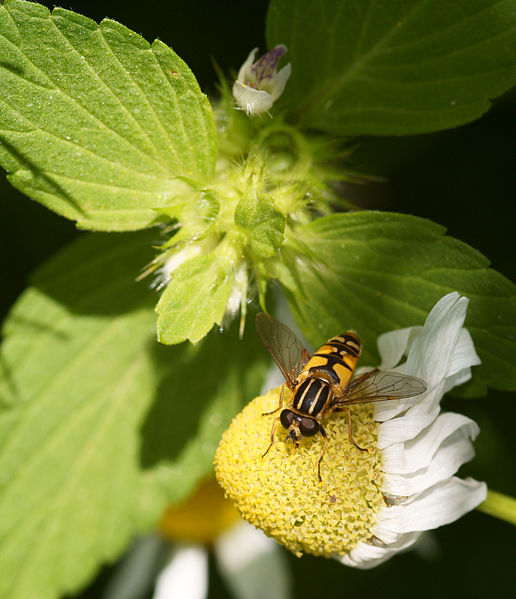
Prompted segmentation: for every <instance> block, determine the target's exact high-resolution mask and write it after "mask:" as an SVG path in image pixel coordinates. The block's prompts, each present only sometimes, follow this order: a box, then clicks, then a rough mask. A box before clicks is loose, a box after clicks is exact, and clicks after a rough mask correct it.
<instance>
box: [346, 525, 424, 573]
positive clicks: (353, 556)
mask: <svg viewBox="0 0 516 599" xmlns="http://www.w3.org/2000/svg"><path fill="white" fill-rule="evenodd" d="M420 535H421V533H419V532H413V533H407V534H403V535H398V538H397V539H396V540H395V541H393V542H392V543H390V544H389V545H387V546H385V547H380V546H376V545H370V544H369V543H359V544H358V545H357V546H356V547H355V548H353V549H352V550H351V551H350V552H349V553H348V554H346V555H343V556H339V557H337V558H336V559H338V560H339V561H340V562H341V563H342V564H345V565H346V566H353V567H355V568H361V569H363V570H367V569H369V568H374V567H375V566H378V565H379V564H381V563H382V562H384V561H386V560H388V559H389V558H390V557H392V556H393V555H394V554H395V553H399V552H400V551H405V550H406V549H408V548H409V547H411V546H412V545H413V544H414V543H415V542H416V541H417V540H418V538H419V537H420Z"/></svg>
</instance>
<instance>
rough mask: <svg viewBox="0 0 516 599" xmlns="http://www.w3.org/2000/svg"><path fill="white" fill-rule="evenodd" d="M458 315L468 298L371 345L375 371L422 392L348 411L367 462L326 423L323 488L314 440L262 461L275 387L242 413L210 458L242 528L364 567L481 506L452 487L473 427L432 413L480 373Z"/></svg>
mask: <svg viewBox="0 0 516 599" xmlns="http://www.w3.org/2000/svg"><path fill="white" fill-rule="evenodd" d="M467 305H468V300H467V298H465V297H461V296H459V294H458V293H450V294H449V295H447V296H445V297H443V298H442V299H441V300H440V301H439V302H438V303H437V304H436V305H435V306H434V308H433V309H432V311H431V312H430V314H429V316H428V318H427V320H426V322H425V325H424V326H423V327H410V328H406V329H401V330H397V331H392V332H389V333H386V334H384V335H382V336H381V337H380V338H379V339H378V349H379V352H380V356H381V359H382V362H381V365H380V369H382V370H389V371H395V372H399V373H403V374H406V375H412V376H415V377H418V378H420V379H423V380H424V381H425V382H426V385H427V389H426V391H424V392H423V393H421V394H420V395H418V396H417V397H412V398H410V399H400V400H391V401H387V402H377V403H375V404H373V403H368V404H357V405H354V406H352V407H351V410H352V414H351V417H352V421H353V439H354V442H355V443H356V444H357V445H358V446H359V447H361V448H367V450H368V451H360V450H358V449H357V447H356V446H354V445H353V444H352V443H351V441H350V439H349V436H348V428H347V421H346V417H345V415H343V414H339V413H333V414H331V416H329V417H328V419H327V420H325V422H324V428H325V430H326V433H327V435H328V439H329V443H328V448H327V452H326V455H325V457H324V461H323V462H322V465H321V470H322V481H319V480H318V476H317V463H318V460H319V458H320V456H321V451H322V448H323V443H324V441H323V439H322V438H320V436H319V435H318V436H315V437H309V438H303V439H301V442H300V445H299V447H298V448H297V449H296V447H295V445H294V443H292V442H285V441H284V440H283V436H281V435H280V436H277V439H276V441H275V442H274V443H273V445H272V446H271V447H270V450H269V451H267V453H266V455H264V453H265V452H266V450H267V448H268V446H269V445H270V441H271V425H272V422H273V420H274V419H275V418H276V416H277V415H276V414H271V413H270V412H272V411H274V410H275V408H277V406H278V398H279V394H280V389H281V388H277V389H274V390H272V391H271V392H269V393H268V394H267V395H265V396H262V397H258V398H256V399H254V400H253V401H252V402H251V403H250V404H249V405H248V406H246V408H244V410H243V411H242V412H241V413H240V414H239V415H238V416H237V417H236V418H235V419H234V421H233V423H232V424H231V426H230V427H229V429H228V430H227V431H226V432H225V433H224V436H223V438H222V440H221V443H220V445H219V447H218V449H217V453H216V458H215V460H216V475H217V478H218V480H219V482H220V484H221V485H222V486H223V487H224V488H225V490H226V493H227V495H228V496H229V497H230V498H231V499H232V500H233V501H234V502H235V504H236V506H237V507H238V509H239V511H240V512H241V514H242V515H243V516H244V518H246V519H247V520H249V521H250V522H251V523H252V524H254V525H255V526H257V527H258V528H261V529H262V530H264V532H265V533H266V534H267V535H269V536H271V537H273V538H275V539H276V540H277V541H279V542H280V543H282V544H283V545H285V546H286V547H287V548H288V549H289V550H290V551H292V552H293V553H295V554H296V555H298V556H300V555H302V554H303V553H312V554H314V555H320V556H325V557H333V558H336V559H338V560H340V561H341V562H342V563H344V564H347V565H350V566H355V567H358V568H370V567H373V566H375V565H377V564H379V563H381V562H383V561H385V560H386V559H388V558H389V557H391V556H392V555H394V554H395V553H398V552H399V551H402V550H405V549H407V548H408V547H410V546H411V545H413V544H414V543H415V542H416V541H417V539H418V538H419V536H420V535H421V533H422V532H423V531H426V530H431V529H434V528H437V527H439V526H442V525H444V524H448V523H450V522H453V521H454V520H456V519H457V518H460V517H461V516H462V515H464V514H465V513H466V512H468V511H470V510H472V509H473V508H475V507H476V506H477V505H479V504H480V503H481V502H482V501H484V499H485V498H486V493H487V489H486V485H485V484H484V483H482V482H477V481H475V480H472V479H461V478H458V477H456V476H455V473H456V472H457V470H458V468H459V467H460V466H461V465H462V464H463V463H465V462H467V461H468V460H470V459H471V458H472V457H473V446H472V440H473V439H474V438H475V437H476V435H477V434H478V427H477V425H476V424H475V423H474V422H473V421H472V420H470V419H469V418H467V417H465V416H462V415H461V414H454V413H450V412H446V413H441V408H440V402H441V399H442V397H443V395H444V394H445V393H446V392H447V391H449V390H450V389H452V388H453V387H455V386H457V385H460V384H462V383H464V382H465V381H467V380H468V379H469V378H470V377H471V366H474V365H476V364H479V359H478V356H477V354H476V352H475V348H474V346H473V342H472V339H471V337H470V335H469V333H468V331H467V330H466V329H464V328H463V324H464V319H465V316H466V309H467ZM405 357H406V359H405V360H404V358H405ZM267 412H269V414H266V413H267Z"/></svg>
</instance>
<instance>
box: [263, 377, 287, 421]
mask: <svg viewBox="0 0 516 599" xmlns="http://www.w3.org/2000/svg"><path fill="white" fill-rule="evenodd" d="M284 390H285V385H281V394H280V398H279V404H278V407H277V408H275V409H274V410H272V411H271V412H263V413H262V416H270V415H271V414H275V413H276V412H277V411H278V410H281V406H282V405H283V391H284Z"/></svg>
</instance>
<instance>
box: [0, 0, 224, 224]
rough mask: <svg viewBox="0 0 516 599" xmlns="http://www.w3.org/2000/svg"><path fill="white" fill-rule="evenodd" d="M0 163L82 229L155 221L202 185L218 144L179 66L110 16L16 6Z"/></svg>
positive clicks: (207, 113)
mask: <svg viewBox="0 0 516 599" xmlns="http://www.w3.org/2000/svg"><path fill="white" fill-rule="evenodd" d="M0 56H1V60H0V97H1V98H2V102H1V103H0V130H1V133H0V139H1V144H0V162H1V163H2V164H3V166H4V167H5V168H6V169H7V170H8V171H9V172H10V173H11V174H10V176H9V177H10V181H11V183H12V184H13V185H14V186H15V187H17V188H18V189H20V190H21V191H22V192H24V193H26V194H27V195H29V196H30V197H32V198H34V199H36V200H38V201H40V202H41V203H42V204H44V205H45V206H47V207H48V208H50V209H51V210H54V211H55V212H57V213H58V214H61V215H63V216H66V217H67V218H70V219H73V220H75V221H77V224H78V225H79V226H80V227H82V228H85V229H96V230H112V231H127V230H134V229H141V228H143V227H146V226H148V225H150V224H153V223H156V222H159V221H160V215H159V214H157V213H156V212H154V211H153V208H159V207H163V206H168V205H170V204H173V203H174V199H175V198H176V197H177V196H178V195H180V194H181V193H182V192H183V191H184V189H185V187H186V184H185V183H183V182H182V181H181V179H178V177H179V178H181V177H187V178H188V179H193V180H199V181H201V182H206V181H209V180H210V178H211V176H212V175H213V172H214V166H215V152H216V138H215V129H214V123H213V117H212V114H211V108H210V105H209V102H208V100H207V98H206V97H205V96H204V95H203V94H202V93H201V92H200V90H199V86H198V85H197V81H196V80H195V78H194V76H193V75H192V73H191V71H190V69H189V68H188V67H187V66H186V64H185V63H184V62H183V61H182V60H181V59H180V58H179V57H178V56H177V55H176V54H175V53H174V52H173V51H172V50H171V49H170V48H168V47H167V46H166V45H165V44H163V43H162V42H160V41H158V40H156V41H154V42H153V43H152V45H151V44H149V43H148V42H147V41H145V40H144V39H143V38H142V37H140V36H139V35H137V34H136V33H134V32H133V31H130V30H129V29H127V28H126V27H124V26H123V25H120V24H119V23H117V22H116V21H112V20H109V19H105V20H104V21H102V23H101V24H100V25H97V24H96V23H95V22H94V21H92V20H91V19H88V18H86V17H83V16H81V15H78V14H76V13H74V12H71V11H68V10H63V9H61V8H56V9H54V10H53V12H52V13H50V12H49V11H48V9H46V8H45V7H43V6H41V5H39V4H35V3H29V2H22V1H20V0H6V2H5V3H4V5H3V6H0Z"/></svg>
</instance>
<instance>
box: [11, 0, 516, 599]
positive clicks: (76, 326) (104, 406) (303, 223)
mask: <svg viewBox="0 0 516 599" xmlns="http://www.w3.org/2000/svg"><path fill="white" fill-rule="evenodd" d="M515 20H516V5H515V3H514V0H502V1H500V2H496V1H495V0H458V1H456V2H445V1H444V0H423V1H417V2H416V1H415V0H396V1H395V2H373V1H372V0H364V1H363V2H350V1H348V0H340V1H337V0H317V1H314V2H311V1H308V0H272V2H271V5H270V10H269V15H268V23H267V28H268V30H267V35H268V40H269V42H270V45H274V44H276V43H285V44H286V45H288V47H289V52H288V54H287V56H286V57H285V58H284V59H282V60H283V62H287V61H290V62H291V63H292V76H291V79H290V80H289V82H288V84H287V87H286V90H285V92H284V95H283V96H282V97H281V98H280V99H279V100H278V105H277V106H275V107H273V109H272V110H271V113H272V114H273V115H274V114H275V113H276V114H279V113H281V114H280V116H279V117H278V118H276V119H271V118H270V116H268V115H264V116H263V118H261V119H260V118H256V119H249V118H248V117H247V116H246V115H245V113H244V112H242V111H240V112H237V111H236V110H234V104H233V100H232V98H231V94H230V91H229V90H230V88H231V82H229V83H226V84H223V86H222V88H223V90H225V91H224V93H225V94H226V95H225V96H224V97H223V100H222V102H221V103H220V104H219V105H216V106H215V109H214V113H215V117H216V123H217V133H216V132H215V124H214V118H213V114H212V110H211V107H210V105H209V103H208V100H207V98H206V97H205V96H204V95H203V94H202V93H201V91H200V89H199V86H198V84H197V81H196V79H195V77H194V76H193V74H192V73H191V71H190V70H189V68H188V66H187V65H186V64H185V63H184V62H183V61H182V60H181V59H180V58H179V57H178V56H177V55H176V54H175V53H174V52H173V51H172V50H171V49H170V48H168V47H167V46H166V45H165V44H163V43H162V42H160V41H154V42H153V43H152V44H149V43H148V42H147V41H145V40H144V39H143V38H142V37H140V36H139V35H138V34H136V33H135V32H133V31H131V30H129V29H127V28H125V27H124V26H123V25H120V24H119V23H117V22H115V21H112V20H109V19H106V20H104V21H102V22H101V23H100V25H98V24H97V23H96V22H94V21H92V20H90V19H88V18H86V17H83V16H81V15H79V14H76V13H74V12H71V11H69V10H64V9H61V8H56V9H54V10H53V11H52V12H49V11H48V10H47V9H46V8H45V7H43V6H42V5H39V4H36V3H29V2H22V1H20V0H6V1H5V2H4V3H3V4H2V5H0V93H1V95H0V163H1V164H2V165H3V166H4V167H5V168H6V169H7V171H8V172H9V175H8V177H9V180H10V181H11V182H12V183H13V185H14V186H15V187H17V188H18V189H19V190H21V191H22V192H24V193H25V194H27V195H29V196H30V197H32V198H34V199H36V200H38V201H39V202H41V203H42V204H43V205H45V206H46V207H48V208H49V209H51V210H53V211H54V212H56V213H58V214H60V215H62V216H65V217H66V218H68V219H71V220H73V221H75V222H76V223H77V224H78V226H80V227H82V228H85V229H91V230H105V231H107V230H110V231H133V230H136V229H142V228H146V227H149V226H152V225H161V224H166V225H167V227H162V228H161V230H160V231H159V232H158V230H157V229H154V230H152V231H146V232H137V233H130V234H129V233H127V234H123V235H106V234H96V235H87V236H86V235H85V236H83V237H82V238H80V239H79V241H78V242H76V243H75V244H73V245H71V246H70V247H69V248H67V249H65V250H64V251H63V252H61V254H59V255H58V256H57V257H55V258H54V259H52V260H51V261H50V262H49V263H48V264H46V265H45V266H44V267H43V268H41V269H40V270H39V272H38V273H37V274H36V275H35V276H34V277H33V279H32V284H31V286H30V287H29V288H28V289H27V290H26V291H25V292H24V293H23V294H22V296H21V297H20V299H19V301H18V302H17V303H16V304H15V306H14V308H13V310H12V312H11V314H10V315H9V317H8V319H7V321H6V323H5V327H4V340H3V345H2V353H1V361H0V481H1V484H0V514H1V517H0V595H1V596H6V597H10V598H11V597H12V598H13V599H26V598H27V597H37V598H38V599H53V598H55V597H57V596H58V595H59V594H63V593H66V592H71V591H73V590H74V589H76V588H78V587H79V586H80V585H81V584H82V583H84V582H85V581H86V580H88V578H89V577H91V575H92V573H93V572H94V571H95V570H96V569H98V567H99V566H100V565H101V564H102V563H105V562H107V561H109V560H113V559H114V558H116V557H117V556H118V555H119V554H120V553H121V552H122V551H123V549H124V548H125V547H126V546H127V544H128V542H129V540H130V539H131V538H132V537H133V536H134V535H135V534H137V533H139V532H145V531H148V530H149V529H151V528H152V527H153V526H154V525H155V523H156V521H157V519H158V518H159V516H160V514H161V513H162V510H163V509H164V508H165V507H166V506H167V504H169V503H171V502H175V501H179V500H181V499H182V498H184V497H185V496H186V495H187V494H188V493H189V492H190V491H191V490H192V489H193V488H194V486H195V485H196V483H197V482H198V481H199V479H200V478H201V477H204V476H206V475H208V474H209V473H210V472H211V470H212V457H213V452H214V448H215V446H216V445H217V443H218V440H219V439H220V436H221V433H222V431H223V430H224V429H225V428H226V426H227V425H228V423H229V422H230V420H231V418H232V417H233V416H234V414H235V413H236V412H237V411H238V410H239V409H240V408H241V407H242V406H243V404H244V403H245V402H246V401H248V400H249V399H250V398H251V397H253V396H254V395H256V394H257V393H258V391H259V388H260V384H261V382H262V380H263V377H264V372H265V368H266V364H267V362H268V354H267V352H266V351H265V349H264V348H263V347H262V346H261V344H260V342H259V340H258V338H257V335H256V334H255V332H254V329H253V327H252V323H251V322H250V321H251V320H252V318H250V317H248V323H247V332H246V336H245V338H244V339H243V340H242V341H241V340H240V339H239V337H238V331H237V328H238V327H237V326H236V323H234V324H233V325H229V324H228V321H229V317H230V316H234V314H228V317H226V318H227V320H226V321H225V320H224V319H225V315H226V313H227V312H228V300H230V298H231V301H230V304H231V305H230V306H229V307H230V308H231V309H230V310H229V312H230V313H231V312H234V309H233V308H235V304H236V303H237V302H236V300H237V299H240V300H241V301H242V305H243V306H245V305H246V302H247V297H248V296H249V297H252V298H253V297H254V296H255V295H259V297H260V300H263V298H264V295H265V289H266V286H267V279H268V278H277V279H279V281H280V283H281V285H282V287H283V289H284V291H285V293H286V295H287V297H288V301H289V304H290V306H291V308H292V309H293V311H294V313H295V316H296V318H297V320H298V323H299V324H300V326H301V328H302V330H303V332H304V333H305V335H306V336H307V338H308V339H309V340H310V341H311V343H312V344H313V345H318V344H320V343H321V342H322V341H324V340H326V339H327V338H329V337H331V336H332V335H334V334H336V333H338V332H340V331H341V330H343V329H346V328H354V329H357V330H358V332H359V334H360V336H361V337H362V339H363V341H364V356H363V358H362V361H361V363H362V364H372V365H374V364H377V362H378V357H377V355H376V339H377V336H378V335H379V334H380V333H382V332H385V331H388V330H392V329H395V328H399V327H404V326H413V325H415V324H422V323H423V321H424V318H425V317H426V315H427V314H428V311H429V310H430V309H431V308H432V306H433V305H434V304H435V302H436V301H437V300H438V299H439V298H440V297H442V296H443V295H444V294H446V293H448V292H450V291H459V292H461V293H463V294H464V295H466V296H468V297H469V298H470V299H471V304H470V307H469V310H468V319H467V322H466V326H467V327H468V329H469V330H470V331H471V333H472V335H473V338H474V340H475V345H476V348H477V351H478V353H479V355H480V357H481V359H482V365H481V366H480V367H478V368H476V369H475V376H474V379H473V381H471V382H470V384H469V386H468V389H467V390H466V391H465V393H466V392H467V393H469V394H470V395H472V394H479V393H483V392H485V390H486V386H487V385H491V386H493V387H495V388H499V389H514V388H516V382H515V379H516V376H515V375H516V372H515V367H514V364H516V355H515V353H516V352H515V343H514V339H516V323H515V318H514V315H515V307H516V299H515V293H514V285H512V284H511V283H510V282H509V281H507V280H506V279H505V278H504V277H502V276H501V275H500V274H498V273H497V272H495V271H494V270H492V269H490V268H488V266H489V263H488V261H487V259H486V258H484V257H483V256H482V255H481V254H479V253H478V252H476V251H475V250H473V249H471V248H470V247H469V246H467V245H465V244H464V243H461V242H459V241H457V240H456V239H453V238H451V237H447V236H445V231H444V229H443V228H442V227H440V226H439V225H436V224H433V223H431V222H430V221H427V220H423V219H420V218H416V217H411V216H403V215H399V214H391V213H376V212H356V213H347V214H333V215H331V216H325V217H324V218H318V217H319V216H320V214H323V213H324V214H326V213H327V212H329V211H330V207H331V206H333V205H334V204H336V203H337V201H338V200H339V199H341V198H340V197H337V193H338V192H339V191H340V187H339V188H338V189H337V186H333V184H332V183H333V182H334V181H340V182H342V181H346V180H349V179H350V178H352V175H350V173H348V172H347V171H346V170H345V168H341V167H342V163H343V161H344V159H345V158H347V156H348V153H349V152H348V148H349V146H348V145H346V146H342V145H339V144H340V143H341V141H342V140H341V138H340V137H339V136H342V135H346V136H347V135H353V134H381V135H385V134H395V135H405V134H411V133H416V132H428V131H436V130H439V129H445V128H449V127H455V126H457V125H460V124H463V123H466V122H468V121H471V120H473V119H475V118H477V117H479V116H480V115H481V114H483V113H484V112H485V111H486V110H487V109H488V108H489V102H490V100H491V99H493V98H494V97H496V96H497V95H499V94H501V93H502V92H504V91H505V90H506V89H508V88H509V86H510V85H511V84H512V83H514V81H515V79H516V68H515V64H516V43H515V38H514V33H513V32H514V25H515ZM221 33H222V34H223V32H221ZM188 35H191V33H189V34H188ZM198 43H199V44H200V40H198ZM250 49H251V48H249V50H250ZM202 51H203V52H206V54H210V53H212V54H213V55H215V56H217V48H215V49H213V50H212V49H202ZM235 60H236V59H235ZM234 66H235V67H238V66H239V65H238V64H234ZM308 129H316V130H319V131H320V132H326V133H329V134H330V135H319V134H318V135H317V136H314V135H309V134H307V130H308ZM216 135H218V136H219V139H218V140H217V138H216ZM217 141H218V142H219V149H218V153H217ZM479 170H480V169H479ZM429 176H430V177H431V176H432V175H431V174H430V175H429ZM462 201H464V202H465V201H466V200H462ZM414 210H417V206H415V207H414ZM435 218H436V219H437V220H439V215H438V214H436V216H435ZM314 219H315V220H314ZM29 232H30V229H29ZM169 233H170V235H171V237H169V238H165V237H164V234H169ZM26 237H27V240H26V241H25V243H27V244H29V243H31V241H32V235H30V234H29V235H27V234H26ZM153 245H154V246H156V245H159V250H156V249H155V247H154V249H153V247H152V246H153ZM156 251H158V252H161V254H158V255H157V256H156V255H155V252H156ZM150 262H152V267H157V266H159V265H161V266H163V269H162V276H163V280H164V282H166V279H167V276H168V275H166V274H165V271H166V270H167V269H168V270H169V271H170V281H168V285H167V287H166V289H165V290H164V292H163V293H162V294H161V297H159V296H158V294H157V293H156V292H155V291H153V290H152V289H150V284H151V281H148V280H144V281H143V282H136V276H137V274H138V273H139V272H140V271H141V268H142V267H144V266H145V265H146V264H149V263H150ZM248 287H249V290H248ZM256 292H258V293H256ZM158 300H159V301H158ZM156 303H157V307H156V309H155V310H154V309H153V308H154V305H155V304H156ZM156 311H157V313H158V316H157V319H158V340H159V341H160V342H162V343H165V344H172V345H174V346H173V347H164V346H163V345H160V344H159V343H158V342H157V340H156V325H155V319H156ZM235 320H236V319H235ZM214 324H216V325H219V326H220V327H223V329H224V330H223V331H219V330H213V328H214V327H213V325H214ZM186 340H188V341H191V342H193V343H194V344H195V345H194V344H192V343H188V342H186V343H183V342H184V341H186ZM492 438H494V439H496V435H492ZM308 582H309V581H308Z"/></svg>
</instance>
